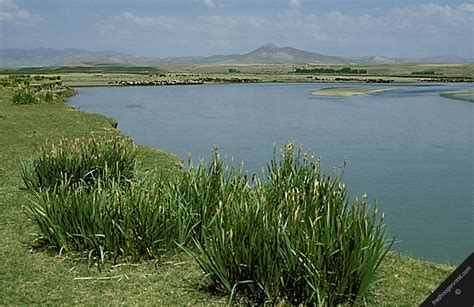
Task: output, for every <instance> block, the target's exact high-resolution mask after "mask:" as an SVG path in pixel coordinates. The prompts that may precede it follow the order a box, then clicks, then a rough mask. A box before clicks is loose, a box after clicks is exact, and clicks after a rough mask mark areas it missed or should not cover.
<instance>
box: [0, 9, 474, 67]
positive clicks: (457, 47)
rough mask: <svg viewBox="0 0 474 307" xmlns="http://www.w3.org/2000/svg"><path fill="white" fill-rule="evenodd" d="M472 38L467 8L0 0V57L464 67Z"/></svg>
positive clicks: (473, 15)
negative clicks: (319, 57)
mask: <svg viewBox="0 0 474 307" xmlns="http://www.w3.org/2000/svg"><path fill="white" fill-rule="evenodd" d="M473 28H474V2H472V1H467V0H464V1H457V0H453V1H436V0H432V1H416V0H392V1H385V0H345V1H341V0H311V1H310V0H281V1H280V0H274V1H270V0H254V1H250V0H155V1H151V0H129V1H124V0H0V48H37V47H50V48H82V49H89V50H113V51H120V52H125V53H130V54H133V55H138V56H157V57H168V56H186V55H212V54H230V53H246V52H249V51H251V50H253V49H255V48H257V47H259V46H260V45H263V44H265V43H270V42H271V43H274V44H276V45H278V46H281V47H282V46H291V47H295V48H299V49H304V50H308V51H313V52H319V53H324V54H329V55H339V56H369V55H384V56H389V57H411V58H413V57H425V56H434V55H447V54H452V55H457V56H461V57H471V58H472V57H474V51H473V50H474V34H473V32H474V29H473Z"/></svg>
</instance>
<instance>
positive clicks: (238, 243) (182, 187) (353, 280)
mask: <svg viewBox="0 0 474 307" xmlns="http://www.w3.org/2000/svg"><path fill="white" fill-rule="evenodd" d="M90 142H92V141H90ZM114 142H118V143H120V142H122V141H119V140H115V141H114ZM86 144H89V143H88V142H86ZM120 144H122V143H120ZM108 146H110V144H109V145H108ZM118 146H119V148H121V147H120V146H121V145H118ZM85 147H87V146H85ZM54 148H56V147H54ZM62 148H63V149H62V150H63V151H64V152H65V153H64V154H57V153H56V152H55V153H54V155H52V154H51V151H46V152H43V153H42V156H41V157H43V158H44V159H43V160H48V159H50V158H51V157H53V156H54V159H52V160H55V159H56V158H57V157H63V156H67V157H68V158H70V156H76V155H80V154H82V153H83V152H82V151H81V150H79V148H84V146H80V145H79V144H76V145H74V146H72V147H62ZM127 148H128V147H127ZM55 150H56V151H58V150H57V149H55ZM66 152H67V154H66ZM118 152H121V153H122V154H123V151H122V150H119V151H118ZM126 152H127V153H130V152H132V151H128V150H127V151H126ZM48 155H49V156H48ZM86 156H88V155H86ZM117 156H118V157H122V156H126V157H132V156H134V155H131V156H129V155H128V154H125V155H107V157H108V158H101V159H96V160H93V161H95V162H98V161H101V162H100V163H95V164H94V165H95V166H96V167H92V168H91V169H92V171H91V170H89V171H86V172H78V174H82V175H76V176H72V177H71V176H69V175H68V179H67V180H63V179H62V178H64V177H65V175H64V174H65V172H64V171H55V172H52V173H48V175H47V176H46V179H44V180H43V179H42V180H39V179H37V177H38V178H39V176H36V175H35V176H32V175H29V174H30V173H33V174H35V172H32V171H31V169H42V168H41V167H33V168H24V173H25V169H28V170H29V171H28V172H26V175H24V180H25V183H26V184H27V186H29V187H32V188H38V187H43V186H54V187H56V188H55V189H46V190H42V189H39V190H40V192H39V193H38V195H39V197H38V199H37V200H36V201H34V202H32V203H31V204H30V205H29V206H28V207H27V209H26V212H27V214H28V215H29V217H30V218H31V219H32V220H34V221H35V222H36V224H37V225H38V227H39V235H40V238H41V242H44V244H46V245H48V246H54V247H55V248H57V249H59V250H74V251H80V252H83V253H87V254H88V255H89V259H95V260H97V261H99V262H101V263H102V262H104V261H106V260H107V259H110V260H113V261H116V260H117V259H118V258H119V257H121V256H126V257H131V258H133V259H142V258H156V257H159V256H160V255H163V254H165V253H167V252H171V251H175V250H176V249H177V248H179V249H184V250H185V251H186V252H188V253H189V254H191V255H192V256H193V257H194V258H195V259H196V261H197V263H198V264H199V265H200V267H201V268H202V269H203V271H204V272H205V274H206V275H205V276H206V278H207V280H208V282H209V285H210V286H211V287H213V288H215V289H221V290H223V291H225V292H227V293H229V294H231V297H232V296H233V295H234V294H235V293H240V294H242V295H246V296H248V297H250V298H251V299H252V300H254V301H255V302H257V303H279V302H282V301H283V302H287V303H290V304H327V305H337V304H343V303H353V302H357V301H359V300H361V299H362V298H363V297H364V295H365V294H366V293H367V290H368V288H369V286H370V285H371V284H372V283H373V282H374V279H375V271H376V270H377V268H378V267H379V265H380V263H381V261H382V260H383V258H384V257H385V255H386V253H387V251H388V249H389V248H390V245H391V243H392V241H391V240H389V239H388V238H387V237H386V233H385V229H384V225H383V215H381V214H379V213H378V212H377V209H376V207H375V206H372V207H371V206H369V205H368V204H367V199H366V197H365V196H364V197H362V198H361V199H360V200H358V199H355V200H352V201H350V200H349V199H348V197H347V192H346V191H347V190H346V187H345V185H344V184H343V182H342V180H341V172H340V171H338V170H336V171H334V173H333V174H331V175H330V176H327V175H324V174H322V173H321V168H320V162H319V160H316V159H314V158H313V157H312V156H311V155H310V153H308V152H305V151H304V150H303V149H302V148H299V149H298V150H296V149H295V148H294V146H293V144H292V143H288V144H287V145H286V146H284V147H283V148H282V149H281V153H280V155H279V156H278V155H277V154H276V151H274V157H273V159H272V160H271V161H270V162H269V163H268V167H267V171H266V173H265V177H264V178H263V179H262V180H261V179H259V178H258V177H252V180H249V178H248V177H247V175H246V173H245V172H244V170H243V169H242V168H240V169H237V168H235V167H232V166H229V165H227V164H226V163H225V162H224V161H223V160H221V158H220V156H219V153H218V151H217V150H215V151H214V153H213V158H212V161H210V163H209V164H206V163H205V162H203V161H201V162H200V163H199V164H198V165H197V166H194V165H193V163H192V162H191V159H190V160H189V163H188V167H187V168H186V169H185V170H184V171H182V172H180V173H179V174H177V175H176V176H172V177H169V176H167V177H164V176H156V175H150V176H143V175H140V176H135V177H133V176H132V177H130V176H131V175H132V174H133V171H132V170H133V169H132V168H131V169H130V172H126V171H125V170H129V168H125V169H124V168H117V171H114V172H111V173H109V172H110V171H109V170H108V171H107V172H100V171H97V169H101V167H106V168H107V169H108V165H110V164H113V163H111V162H112V161H117V160H118V161H123V159H115V158H116V157H117ZM76 158H77V157H76ZM112 158H114V159H115V160H109V159H112ZM64 159H65V158H64ZM43 160H41V161H43ZM59 160H63V158H60V159H59ZM72 160H74V159H72ZM125 160H126V161H132V160H128V159H125ZM37 161H40V159H39V160H37ZM65 161H69V160H68V159H65ZM87 161H89V160H87ZM43 164H44V163H39V165H43ZM65 164H67V165H69V164H73V165H76V164H75V162H68V163H65ZM92 164H93V163H86V164H85V165H88V166H90V165H92ZM46 165H49V164H47V163H46ZM53 165H56V164H53ZM97 165H101V167H97ZM126 165H128V166H131V165H133V163H127V164H126ZM47 169H49V167H48V168H47ZM51 169H52V170H55V169H57V168H56V167H51ZM81 169H82V168H81ZM45 170H46V169H45ZM39 173H41V174H43V173H42V172H39ZM67 174H70V173H67ZM89 174H91V176H89ZM92 174H93V175H92ZM110 174H115V175H114V176H112V175H110ZM124 174H129V175H130V176H124ZM81 176H82V177H81ZM30 178H35V179H30ZM41 178H43V177H41ZM70 178H75V179H76V178H77V179H78V178H81V179H80V180H75V181H74V182H72V181H71V179H70ZM123 181H127V184H126V185H124V184H123ZM91 182H94V184H92V183H91ZM45 183H47V184H45ZM71 186H74V187H75V188H74V189H71V188H70V187H71Z"/></svg>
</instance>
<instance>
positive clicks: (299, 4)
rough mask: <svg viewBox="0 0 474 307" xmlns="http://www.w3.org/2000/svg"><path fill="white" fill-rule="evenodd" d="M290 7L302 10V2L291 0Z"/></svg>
mask: <svg viewBox="0 0 474 307" xmlns="http://www.w3.org/2000/svg"><path fill="white" fill-rule="evenodd" d="M288 6H289V7H290V8H292V9H295V10H297V9H299V8H301V2H300V0H290V2H289V3H288Z"/></svg>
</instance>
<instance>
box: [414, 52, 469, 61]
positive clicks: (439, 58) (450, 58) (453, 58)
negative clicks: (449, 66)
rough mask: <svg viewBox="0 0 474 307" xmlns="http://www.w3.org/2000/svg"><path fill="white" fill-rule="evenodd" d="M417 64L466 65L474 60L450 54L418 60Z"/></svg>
mask: <svg viewBox="0 0 474 307" xmlns="http://www.w3.org/2000/svg"><path fill="white" fill-rule="evenodd" d="M415 61H417V62H424V63H466V62H474V58H471V59H466V58H461V57H458V56H457V55H453V54H449V55H440V56H434V57H425V58H420V59H416V60H415Z"/></svg>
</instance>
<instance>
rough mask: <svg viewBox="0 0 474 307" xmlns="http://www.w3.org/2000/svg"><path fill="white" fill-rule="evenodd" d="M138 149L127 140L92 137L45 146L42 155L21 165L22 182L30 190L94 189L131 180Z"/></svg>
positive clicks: (113, 137) (64, 140) (111, 137)
mask: <svg viewBox="0 0 474 307" xmlns="http://www.w3.org/2000/svg"><path fill="white" fill-rule="evenodd" d="M136 154H137V149H136V146H135V145H134V144H133V142H132V141H131V140H130V139H128V138H123V137H119V136H92V137H90V138H82V139H74V140H68V139H63V140H61V141H60V142H59V144H56V145H55V144H53V145H46V146H43V147H42V148H41V150H40V152H39V154H38V155H37V156H36V157H34V158H33V159H31V160H30V161H27V162H25V163H23V164H22V171H21V175H22V179H23V182H24V183H25V185H26V187H27V188H28V189H31V190H39V189H51V188H52V189H55V188H57V187H61V186H69V187H78V186H80V185H83V186H86V187H91V186H93V185H94V184H95V182H96V181H97V180H101V181H102V184H104V183H107V182H111V181H113V180H115V181H117V180H119V179H120V181H121V182H125V181H126V180H127V179H128V180H129V179H132V177H133V176H134V172H135V168H136Z"/></svg>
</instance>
